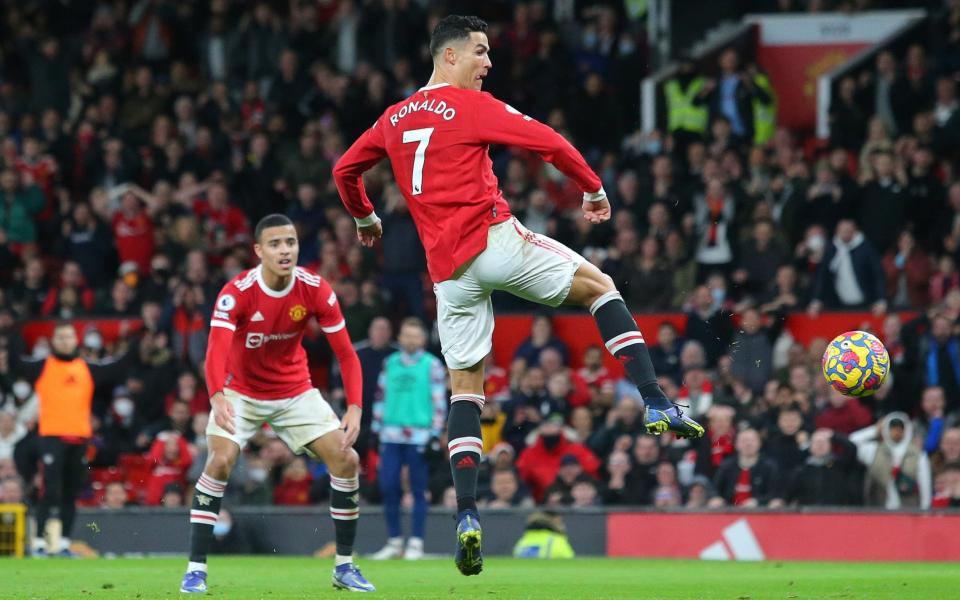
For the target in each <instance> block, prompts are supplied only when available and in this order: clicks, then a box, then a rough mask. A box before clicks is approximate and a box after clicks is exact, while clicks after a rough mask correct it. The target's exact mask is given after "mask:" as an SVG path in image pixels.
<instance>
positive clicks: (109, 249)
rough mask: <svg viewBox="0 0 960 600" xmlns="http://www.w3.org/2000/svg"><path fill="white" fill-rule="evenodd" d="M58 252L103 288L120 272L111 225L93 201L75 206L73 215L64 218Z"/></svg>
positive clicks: (95, 286) (97, 285) (87, 277)
mask: <svg viewBox="0 0 960 600" xmlns="http://www.w3.org/2000/svg"><path fill="white" fill-rule="evenodd" d="M61 234H62V238H60V239H59V240H58V254H59V255H60V257H62V258H69V260H70V261H74V262H76V264H77V265H78V266H79V267H80V270H81V272H82V273H83V277H84V279H85V280H86V282H87V283H89V284H90V286H91V287H93V288H95V289H102V288H103V287H105V286H106V284H107V282H108V281H109V280H110V278H111V277H112V276H113V274H114V273H116V270H117V253H116V249H115V248H114V241H113V234H112V233H111V231H110V227H109V226H108V225H107V224H106V223H104V222H103V221H102V220H101V219H100V217H99V216H98V215H97V214H95V213H94V212H93V211H92V210H91V208H90V205H89V204H86V203H83V202H80V203H77V204H76V205H75V206H74V207H73V212H72V215H71V218H70V219H67V220H65V221H63V225H62V227H61Z"/></svg>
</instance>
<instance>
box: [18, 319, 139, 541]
mask: <svg viewBox="0 0 960 600" xmlns="http://www.w3.org/2000/svg"><path fill="white" fill-rule="evenodd" d="M51 347H52V353H51V354H50V355H49V356H47V357H46V358H44V359H42V360H31V359H25V358H23V357H21V356H20V352H19V348H14V349H12V350H11V352H10V354H9V360H8V361H7V364H0V375H11V374H12V375H14V376H18V377H22V378H23V379H24V380H25V381H28V382H33V385H34V389H35V390H36V393H37V397H38V399H39V412H38V417H39V418H38V430H37V433H38V434H39V438H38V440H37V444H36V446H35V448H36V452H37V453H38V454H39V459H40V460H41V461H42V462H43V465H44V468H43V495H42V496H41V498H40V502H39V505H38V506H37V530H38V531H39V532H42V534H43V535H44V538H45V540H43V543H42V544H40V543H38V544H37V545H38V547H40V548H42V549H43V550H44V551H45V552H46V553H47V554H64V555H68V554H69V539H68V536H69V535H70V531H71V529H72V528H73V521H74V518H75V516H76V505H75V500H76V495H77V492H78V491H79V488H80V485H81V484H82V483H83V475H84V471H85V468H84V461H85V456H84V455H85V452H86V448H87V443H88V441H89V440H90V438H91V436H92V433H93V432H92V427H91V423H90V417H91V408H92V405H93V394H94V389H95V387H96V386H97V385H100V384H103V383H106V382H108V381H116V380H118V379H119V378H120V377H122V376H123V375H124V373H125V372H126V370H127V369H128V367H129V363H130V359H131V357H132V355H133V353H132V352H128V353H127V354H125V355H124V356H123V357H121V359H119V360H116V361H112V362H107V363H99V362H98V363H95V362H90V361H86V360H84V359H82V358H80V357H79V355H78V348H79V341H78V338H77V332H76V329H75V328H74V326H73V324H72V323H69V322H66V321H61V322H59V323H57V324H56V326H55V327H54V330H53V337H52V338H51ZM21 391H22V390H21ZM34 458H36V457H34ZM21 462H22V463H24V464H29V462H30V461H21ZM34 463H35V461H34ZM21 475H23V476H24V480H26V481H29V480H30V479H31V478H32V476H33V473H32V472H30V473H21ZM38 542H39V541H38Z"/></svg>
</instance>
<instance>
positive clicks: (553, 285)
mask: <svg viewBox="0 0 960 600" xmlns="http://www.w3.org/2000/svg"><path fill="white" fill-rule="evenodd" d="M486 28H487V25H486V23H484V22H483V21H481V20H480V19H478V18H476V17H464V16H456V15H451V16H448V17H446V18H444V19H442V20H441V21H440V22H439V24H438V25H437V27H436V29H434V31H433V34H432V36H431V40H430V51H431V54H432V55H433V65H434V70H433V75H432V76H431V78H430V81H429V82H428V83H427V85H426V86H425V87H423V88H420V90H419V91H417V92H416V93H414V94H413V95H412V96H410V97H409V98H407V99H406V100H404V101H402V102H400V103H398V104H395V105H393V106H391V107H389V108H388V109H387V110H386V111H385V112H384V113H383V115H382V116H381V117H380V118H379V119H378V120H377V122H376V123H374V124H373V126H372V127H371V128H370V129H368V130H367V131H366V132H364V133H363V135H361V136H360V138H359V139H357V141H356V142H355V143H354V144H353V146H351V147H350V149H349V150H347V152H346V153H344V155H343V156H342V157H341V158H340V160H339V161H338V162H337V165H336V167H335V168H334V179H335V180H336V183H337V188H338V190H339V191H340V196H341V198H342V200H343V202H344V204H345V205H346V207H347V210H348V211H349V212H350V214H351V215H353V217H354V218H355V219H356V221H357V228H358V236H359V238H360V241H361V243H363V244H364V245H366V246H370V245H372V244H373V243H374V242H375V241H376V240H377V239H378V238H379V237H380V236H381V234H382V228H381V224H380V219H379V218H378V217H377V215H376V213H375V212H374V209H373V205H372V204H371V202H370V200H369V198H367V195H366V192H365V191H364V189H363V181H362V179H361V177H362V174H363V172H364V171H366V170H367V169H369V168H370V167H372V166H373V165H375V164H376V163H377V162H379V161H380V160H381V159H383V158H386V157H389V158H390V163H391V165H392V168H393V173H394V177H395V178H396V182H397V185H398V186H399V188H400V190H401V191H402V193H403V195H404V197H405V198H406V199H407V204H408V205H409V207H410V214H411V215H412V216H413V219H414V222H415V224H416V226H417V230H418V232H419V234H420V239H421V240H422V241H423V246H424V249H425V250H426V254H427V263H428V268H429V271H430V275H431V277H432V279H433V281H434V292H435V293H436V296H437V313H438V325H439V330H440V343H441V346H442V349H443V355H444V359H445V361H446V363H447V367H448V368H449V370H450V382H451V388H452V396H451V398H450V400H451V405H450V414H449V417H448V421H447V430H448V436H449V439H450V442H449V447H448V449H449V452H450V466H451V469H452V471H453V480H454V487H455V488H456V490H457V505H458V517H457V521H458V525H457V543H458V548H457V554H456V558H455V562H456V564H457V567H458V568H459V569H460V572H461V573H463V574H464V575H474V574H477V573H479V572H480V570H481V569H482V567H483V558H482V553H481V548H480V537H481V535H480V525H479V518H478V515H477V509H476V499H475V496H476V481H477V465H478V463H479V462H480V453H481V450H482V445H481V439H480V408H481V407H482V406H483V402H484V396H483V358H484V357H485V356H486V355H487V353H489V352H490V349H491V341H492V334H493V309H492V304H491V302H490V294H491V292H492V291H493V290H503V291H507V292H510V293H512V294H514V295H517V296H520V297H522V298H525V299H527V300H532V301H534V302H539V303H541V304H546V305H550V306H559V305H560V304H570V305H574V306H582V307H584V308H588V309H589V310H590V312H591V313H592V314H593V315H594V317H595V318H596V320H597V325H598V326H599V329H600V334H601V336H602V337H603V340H604V341H605V343H606V346H607V349H608V350H609V351H610V353H611V354H613V355H614V356H615V357H617V358H618V359H619V360H620V361H621V362H623V364H624V367H625V369H626V371H627V373H628V375H629V376H630V378H631V380H632V381H633V382H634V383H635V384H636V385H637V387H638V388H639V389H640V392H641V394H642V395H643V397H644V399H645V404H646V411H645V415H644V419H645V424H646V427H647V430H648V431H650V432H651V433H662V432H664V431H667V430H670V431H673V432H675V433H676V434H678V435H681V436H685V437H699V436H701V435H703V428H702V427H701V426H700V425H699V424H697V423H696V422H695V421H693V420H692V419H690V418H689V417H686V416H685V415H683V413H682V412H681V411H680V409H679V407H677V406H676V405H675V404H673V403H672V402H670V401H669V400H668V399H667V398H666V397H665V395H664V393H663V391H662V390H661V389H660V386H659V385H658V384H657V378H656V374H655V373H654V370H653V365H652V364H651V362H650V355H649V352H648V351H647V347H646V344H645V343H644V340H643V335H641V333H640V331H639V330H638V328H637V324H636V322H635V321H634V320H633V316H632V315H631V314H630V311H629V310H627V306H626V304H624V302H623V298H621V296H620V294H619V292H617V289H616V287H615V286H614V283H613V280H612V279H610V277H608V276H607V275H604V274H603V273H601V272H600V270H599V269H597V268H596V267H595V266H594V265H592V264H590V263H589V262H587V261H586V260H585V259H584V258H583V257H582V256H580V255H578V254H577V253H576V252H574V251H573V250H571V249H569V248H567V247H566V246H564V245H563V244H561V243H559V242H557V241H555V240H552V239H550V238H549V237H546V236H542V235H537V234H534V233H532V232H530V231H529V230H527V229H526V228H525V227H524V226H523V225H521V224H520V222H519V221H518V220H517V219H516V218H515V217H513V216H512V215H511V214H510V209H509V207H508V206H507V203H506V201H505V200H504V199H503V194H501V192H500V190H499V188H498V186H497V178H496V177H495V176H494V174H493V169H492V162H491V160H490V156H489V152H488V150H489V145H490V144H504V145H512V146H519V147H522V148H527V149H529V150H533V151H535V152H537V153H539V154H540V156H541V157H543V159H544V160H546V161H548V162H550V163H552V164H553V165H554V166H555V167H557V168H558V169H559V170H560V171H562V172H563V173H564V174H565V175H566V176H567V177H569V178H571V179H572V180H573V181H574V182H575V183H576V184H577V186H579V187H580V189H581V190H582V191H583V213H584V218H586V219H587V220H589V221H590V222H591V223H601V222H603V221H606V220H607V219H609V218H610V204H609V202H608V201H607V197H606V194H605V192H604V190H603V187H602V186H601V183H600V178H599V177H597V175H596V174H595V173H594V172H593V170H592V169H591V168H590V167H589V165H587V163H586V161H585V160H584V159H583V156H581V155H580V153H579V152H577V151H576V149H574V148H573V146H571V145H570V144H569V143H568V142H567V141H566V140H565V139H564V138H563V137H561V136H560V135H559V134H557V133H556V132H555V131H553V130H552V129H550V128H549V127H547V126H546V125H543V124H542V123H539V122H537V121H535V120H533V119H531V118H530V117H528V116H525V115H523V114H522V113H520V111H518V110H516V109H515V108H513V107H511V106H509V105H507V104H504V103H503V102H500V101H499V100H497V99H496V98H494V97H493V96H491V95H490V94H487V93H484V92H481V91H480V89H481V87H482V86H483V78H484V77H485V76H486V75H487V72H488V71H489V70H490V69H491V68H492V66H493V65H492V63H491V62H490V57H489V56H488V53H489V50H490V45H489V42H488V41H487V35H486Z"/></svg>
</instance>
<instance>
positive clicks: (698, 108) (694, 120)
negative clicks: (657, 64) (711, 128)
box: [663, 61, 710, 148]
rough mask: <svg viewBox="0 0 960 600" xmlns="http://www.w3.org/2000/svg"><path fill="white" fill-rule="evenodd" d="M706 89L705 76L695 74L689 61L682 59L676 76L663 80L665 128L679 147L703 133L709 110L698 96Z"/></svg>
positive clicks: (705, 130) (708, 117)
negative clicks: (665, 113) (665, 111)
mask: <svg viewBox="0 0 960 600" xmlns="http://www.w3.org/2000/svg"><path fill="white" fill-rule="evenodd" d="M707 92H708V90H707V86H706V79H704V78H703V77H701V76H699V75H697V73H696V72H695V71H694V65H693V63H692V62H689V61H687V62H684V63H682V64H681V65H680V67H679V70H678V72H677V76H676V77H674V78H672V79H670V80H669V81H667V82H666V83H665V84H664V86H663V94H664V97H665V99H666V109H667V131H669V132H670V134H671V135H673V136H674V141H675V143H677V144H678V147H679V148H683V147H685V146H686V145H687V144H688V143H690V142H691V141H694V140H699V139H703V136H704V135H705V134H706V132H707V125H708V123H709V120H710V111H709V109H708V108H707V107H706V106H704V105H703V104H702V102H700V101H699V100H700V99H701V98H700V97H701V96H703V95H705V94H706V93H707Z"/></svg>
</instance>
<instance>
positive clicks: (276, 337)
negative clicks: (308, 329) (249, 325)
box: [245, 332, 297, 349]
mask: <svg viewBox="0 0 960 600" xmlns="http://www.w3.org/2000/svg"><path fill="white" fill-rule="evenodd" d="M295 337H297V334H296V333H295V332H294V333H271V334H265V333H248V334H247V341H246V344H245V345H246V347H247V348H250V349H253V348H259V347H260V346H263V345H264V344H267V343H270V342H282V341H284V340H289V339H293V338H295Z"/></svg>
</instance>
